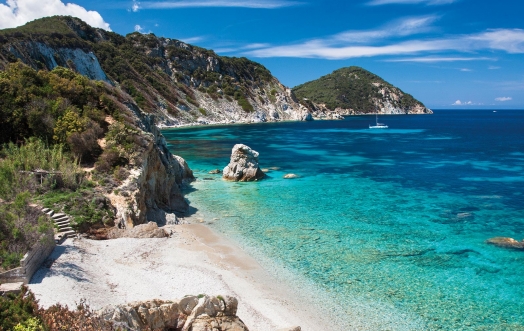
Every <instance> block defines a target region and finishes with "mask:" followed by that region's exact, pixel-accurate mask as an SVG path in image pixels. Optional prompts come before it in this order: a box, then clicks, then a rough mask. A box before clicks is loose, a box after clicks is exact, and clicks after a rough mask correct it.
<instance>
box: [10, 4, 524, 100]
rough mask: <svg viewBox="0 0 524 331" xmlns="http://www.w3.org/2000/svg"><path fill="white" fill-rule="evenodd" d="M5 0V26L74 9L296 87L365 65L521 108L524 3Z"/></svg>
mask: <svg viewBox="0 0 524 331" xmlns="http://www.w3.org/2000/svg"><path fill="white" fill-rule="evenodd" d="M72 1H73V2H72V3H69V2H64V1H61V0H7V1H4V0H0V29H3V28H9V27H15V26H19V25H22V24H24V23H26V22H28V21H31V20H33V19H36V18H39V17H43V16H50V15H72V16H76V17H79V18H81V19H83V20H84V21H86V22H87V23H89V24H91V25H92V26H96V27H100V28H103V29H106V30H111V31H114V32H116V33H119V34H122V35H126V34H128V33H132V32H134V31H138V32H141V33H154V34H155V35H156V36H161V37H166V38H172V39H179V40H182V41H185V42H187V43H190V44H193V45H197V46H200V47H204V48H208V49H213V50H214V51H215V52H216V53H217V54H219V55H225V56H236V57H241V56H245V57H247V58H249V59H251V60H253V61H257V62H260V63H261V64H263V65H264V66H265V67H266V68H268V69H269V70H270V71H271V73H272V74H273V75H274V76H276V77H277V78H278V79H279V80H280V81H281V82H282V83H283V84H284V85H286V86H289V87H294V86H297V85H299V84H302V83H305V82H307V81H311V80H314V79H317V78H319V77H321V76H323V75H327V74H329V73H331V72H333V71H334V70H337V69H339V68H342V67H348V66H353V65H355V66H360V67H363V68H364V69H366V70H369V71H371V72H373V73H374V74H377V75H378V76H380V77H382V78H383V79H385V80H386V81H388V82H390V83H391V84H393V85H395V86H397V87H399V88H401V89H402V90H403V91H404V92H406V93H410V94H411V95H413V96H414V97H415V98H416V99H418V100H420V101H422V102H423V103H424V104H425V105H426V106H427V107H429V108H432V109H444V108H445V109H454V108H457V109H468V108H470V109H477V108H490V109H491V108H493V109H505V108H513V109H524V20H523V19H522V17H523V13H524V1H522V0H499V1H493V0H324V1H321V0H141V1H138V0H123V1H120V0H113V1H108V0H91V1H87V0H72Z"/></svg>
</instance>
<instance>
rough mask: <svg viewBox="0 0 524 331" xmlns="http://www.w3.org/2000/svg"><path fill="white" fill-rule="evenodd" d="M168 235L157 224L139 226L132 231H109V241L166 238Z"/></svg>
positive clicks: (150, 223) (149, 223)
mask: <svg viewBox="0 0 524 331" xmlns="http://www.w3.org/2000/svg"><path fill="white" fill-rule="evenodd" d="M167 236H168V234H167V233H166V231H165V230H164V229H161V228H159V227H158V224H156V223H155V222H148V223H146V224H140V225H137V226H135V227H133V228H131V229H118V228H114V229H111V231H109V233H108V235H107V237H108V239H116V238H165V237H167Z"/></svg>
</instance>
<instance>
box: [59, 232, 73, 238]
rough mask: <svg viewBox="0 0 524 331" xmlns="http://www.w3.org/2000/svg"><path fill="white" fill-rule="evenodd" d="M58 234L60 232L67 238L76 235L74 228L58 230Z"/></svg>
mask: <svg viewBox="0 0 524 331" xmlns="http://www.w3.org/2000/svg"><path fill="white" fill-rule="evenodd" d="M58 234H62V235H63V236H66V237H67V238H72V237H74V236H76V232H75V231H74V230H68V231H64V232H59V233H58Z"/></svg>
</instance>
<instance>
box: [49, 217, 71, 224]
mask: <svg viewBox="0 0 524 331" xmlns="http://www.w3.org/2000/svg"><path fill="white" fill-rule="evenodd" d="M66 220H69V217H68V216H62V217H58V218H53V221H55V223H56V222H61V221H66Z"/></svg>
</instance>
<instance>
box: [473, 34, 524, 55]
mask: <svg viewBox="0 0 524 331" xmlns="http://www.w3.org/2000/svg"><path fill="white" fill-rule="evenodd" d="M466 40H471V41H472V42H473V43H478V44H479V45H483V46H484V47H487V48H490V49H493V50H502V51H505V52H508V53H512V54H517V53H524V30H522V29H497V30H488V31H486V32H483V33H479V34H476V35H472V36H469V37H467V38H466Z"/></svg>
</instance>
